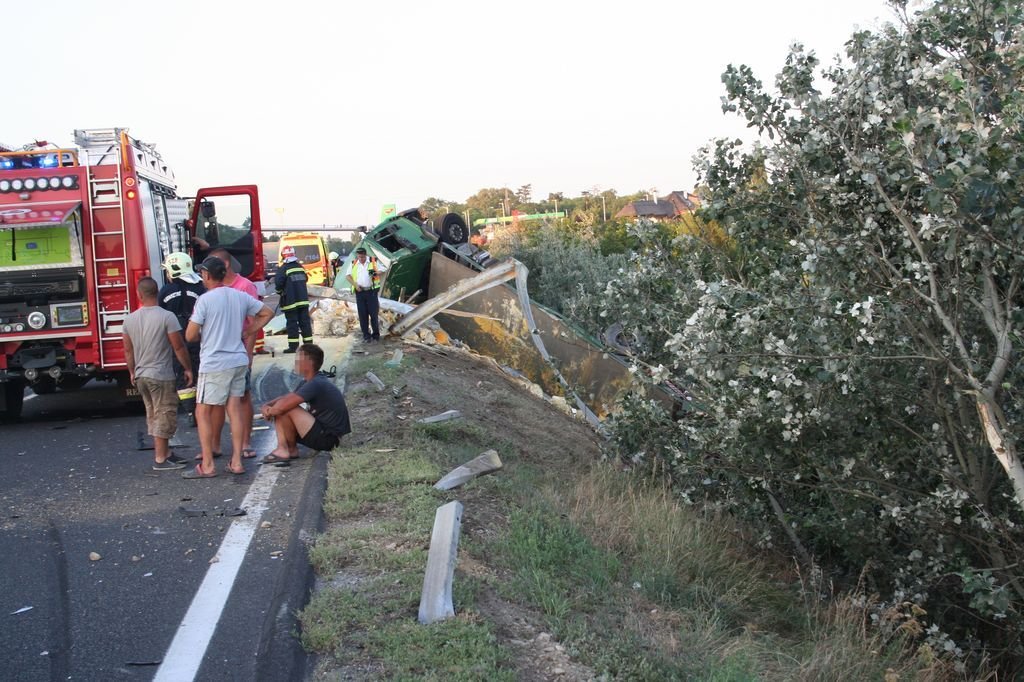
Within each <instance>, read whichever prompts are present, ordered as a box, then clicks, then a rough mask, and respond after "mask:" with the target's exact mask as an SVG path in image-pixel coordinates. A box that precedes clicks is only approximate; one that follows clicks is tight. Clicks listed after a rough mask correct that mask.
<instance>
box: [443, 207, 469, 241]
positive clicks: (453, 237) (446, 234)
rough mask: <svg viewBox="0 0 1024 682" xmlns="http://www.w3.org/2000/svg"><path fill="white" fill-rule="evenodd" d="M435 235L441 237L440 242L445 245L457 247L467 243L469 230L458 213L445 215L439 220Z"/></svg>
mask: <svg viewBox="0 0 1024 682" xmlns="http://www.w3.org/2000/svg"><path fill="white" fill-rule="evenodd" d="M437 233H438V234H440V235H441V241H442V242H444V243H445V244H451V245H452V246H458V245H459V244H465V243H466V242H468V241H469V228H468V227H466V221H465V220H463V219H462V216H460V215H459V214H458V213H446V214H445V216H444V217H443V218H441V223H440V225H438V229H437Z"/></svg>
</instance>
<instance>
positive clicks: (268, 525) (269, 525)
mask: <svg viewBox="0 0 1024 682" xmlns="http://www.w3.org/2000/svg"><path fill="white" fill-rule="evenodd" d="M273 525H274V524H272V523H271V522H270V521H264V522H263V523H261V524H260V528H270V527H271V526H273Z"/></svg>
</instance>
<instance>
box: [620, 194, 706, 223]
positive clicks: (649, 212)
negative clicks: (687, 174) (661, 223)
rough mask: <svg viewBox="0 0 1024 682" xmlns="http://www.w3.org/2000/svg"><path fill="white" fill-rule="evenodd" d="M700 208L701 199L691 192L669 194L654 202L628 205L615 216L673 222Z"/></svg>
mask: <svg viewBox="0 0 1024 682" xmlns="http://www.w3.org/2000/svg"><path fill="white" fill-rule="evenodd" d="M698 208H700V198H699V197H698V196H697V195H696V194H691V193H689V192H680V191H675V192H669V194H668V195H667V196H663V197H658V199H656V200H654V201H650V200H647V199H640V200H638V201H633V202H630V203H628V204H626V205H625V206H624V207H623V208H622V210H621V211H619V212H618V213H616V214H615V217H616V218H649V219H651V220H673V219H675V218H679V217H680V216H683V215H686V214H688V213H693V212H694V211H696V210H697V209H698Z"/></svg>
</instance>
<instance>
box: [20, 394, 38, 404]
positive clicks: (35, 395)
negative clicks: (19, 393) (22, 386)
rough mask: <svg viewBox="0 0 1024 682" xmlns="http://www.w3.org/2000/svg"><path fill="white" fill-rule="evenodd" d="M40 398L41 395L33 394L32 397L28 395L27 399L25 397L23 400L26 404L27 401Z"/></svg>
mask: <svg viewBox="0 0 1024 682" xmlns="http://www.w3.org/2000/svg"><path fill="white" fill-rule="evenodd" d="M38 397H39V394H38V393H33V394H32V395H27V396H25V397H24V399H23V402H24V401H25V400H32V398H38Z"/></svg>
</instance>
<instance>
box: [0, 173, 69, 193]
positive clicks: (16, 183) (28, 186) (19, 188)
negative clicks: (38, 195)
mask: <svg viewBox="0 0 1024 682" xmlns="http://www.w3.org/2000/svg"><path fill="white" fill-rule="evenodd" d="M77 188H78V176H77V175H65V176H63V177H57V176H53V177H50V178H14V179H13V180H7V179H4V180H0V193H2V192H33V191H35V192H38V191H42V190H48V189H77Z"/></svg>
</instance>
